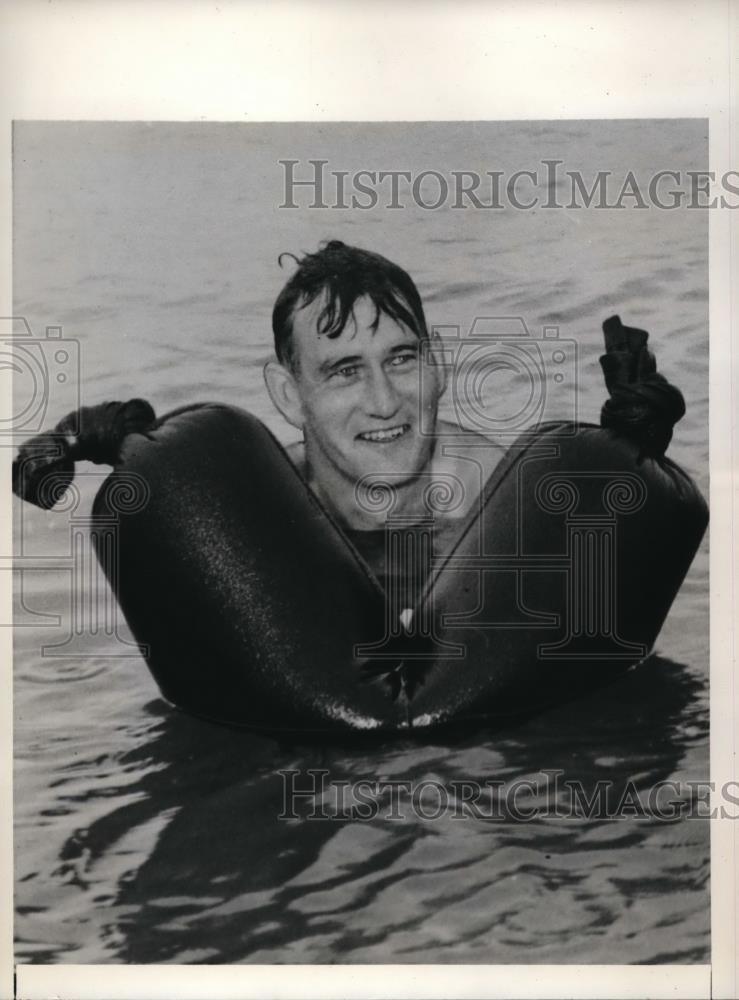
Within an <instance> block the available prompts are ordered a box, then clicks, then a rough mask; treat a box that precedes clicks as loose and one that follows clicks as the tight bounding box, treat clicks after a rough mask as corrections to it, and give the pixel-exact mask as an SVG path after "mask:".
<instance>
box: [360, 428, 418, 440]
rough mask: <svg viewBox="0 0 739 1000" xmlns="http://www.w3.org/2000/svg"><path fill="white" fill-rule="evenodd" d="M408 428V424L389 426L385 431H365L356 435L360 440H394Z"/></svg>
mask: <svg viewBox="0 0 739 1000" xmlns="http://www.w3.org/2000/svg"><path fill="white" fill-rule="evenodd" d="M407 430H408V425H407V424H404V425H403V426H402V427H391V428H390V429H389V430H386V431H365V433H364V434H359V435H357V436H358V437H359V438H361V440H362V441H394V440H395V439H396V438H399V437H400V436H401V434H405V432H406V431H407Z"/></svg>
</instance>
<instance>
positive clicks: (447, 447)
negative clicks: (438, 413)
mask: <svg viewBox="0 0 739 1000" xmlns="http://www.w3.org/2000/svg"><path fill="white" fill-rule="evenodd" d="M437 429H438V439H437V444H436V454H435V456H434V470H435V472H436V473H437V474H439V475H440V476H444V475H445V474H450V475H452V476H454V478H455V479H456V480H458V481H459V482H461V484H462V488H463V489H464V490H465V493H466V495H467V497H469V498H470V503H471V502H472V501H473V499H474V498H475V497H477V496H479V495H480V493H481V492H482V489H483V487H484V486H485V483H486V482H487V481H488V480H489V479H490V476H491V475H492V474H493V472H494V470H495V469H496V467H497V465H498V463H499V462H500V461H501V459H502V458H503V456H504V455H505V451H506V449H505V448H504V447H502V446H501V445H499V444H498V443H497V442H495V441H491V440H490V438H487V437H485V435H484V434H479V433H478V432H477V431H468V430H464V429H463V428H461V427H458V426H457V425H456V424H452V423H449V422H448V421H439V424H438V425H437ZM468 507H469V503H465V504H464V506H463V508H462V509H461V510H460V511H459V514H460V515H461V514H463V513H465V512H466V510H467V509H468Z"/></svg>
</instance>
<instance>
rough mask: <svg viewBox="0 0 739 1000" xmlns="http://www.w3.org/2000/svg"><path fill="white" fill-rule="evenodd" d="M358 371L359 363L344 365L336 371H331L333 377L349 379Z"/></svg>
mask: <svg viewBox="0 0 739 1000" xmlns="http://www.w3.org/2000/svg"><path fill="white" fill-rule="evenodd" d="M358 371H359V366H358V365H342V367H341V368H337V369H336V371H334V372H331V378H338V379H343V380H344V381H347V380H348V379H351V378H354V376H355V375H356V374H357V372H358Z"/></svg>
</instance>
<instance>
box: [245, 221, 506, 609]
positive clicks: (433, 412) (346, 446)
mask: <svg viewBox="0 0 739 1000" xmlns="http://www.w3.org/2000/svg"><path fill="white" fill-rule="evenodd" d="M272 326H273V331H274V338H275V353H276V355H277V360H276V361H270V362H269V363H268V364H267V365H266V366H265V369H264V377H265V382H266V385H267V389H268V391H269V394H270V397H271V399H272V402H273V403H274V404H275V406H276V407H277V409H278V410H279V411H280V413H281V414H282V415H283V417H285V419H286V420H287V421H288V422H289V423H290V424H292V425H293V426H294V427H297V428H299V429H300V430H301V431H302V434H303V441H302V442H299V443H298V444H296V445H293V446H292V448H290V449H289V454H290V457H291V458H292V460H293V461H294V462H295V464H296V465H297V467H298V468H299V469H300V470H301V472H302V474H303V475H304V477H305V478H306V480H307V481H308V483H309V484H310V486H311V488H312V489H313V491H314V492H315V493H316V495H317V496H318V497H319V499H320V500H321V502H322V503H323V505H324V506H325V507H326V509H327V510H328V511H329V512H330V513H331V514H332V515H333V516H334V518H335V520H336V521H338V523H339V524H340V525H341V527H342V528H343V530H344V533H345V534H346V535H347V536H348V537H349V539H350V540H351V541H352V543H353V544H354V546H355V548H356V549H357V550H358V551H359V552H360V554H361V555H362V556H363V557H364V559H365V561H366V562H367V563H368V565H369V566H370V567H371V568H372V570H373V571H374V573H375V575H376V576H377V578H378V579H379V580H380V581H381V582H382V583H383V584H384V586H385V589H386V591H387V592H388V593H392V594H393V604H395V603H397V604H398V607H396V608H395V609H394V610H395V613H396V614H402V613H403V612H404V609H405V614H406V615H408V614H409V608H410V607H411V606H413V605H414V604H415V601H416V599H417V597H418V595H419V592H420V589H421V587H422V586H423V583H424V582H425V580H426V578H427V576H428V573H429V571H430V568H431V567H430V557H431V552H430V551H429V546H428V545H426V546H424V544H422V543H420V542H418V541H416V542H414V541H413V540H412V539H411V538H410V536H412V535H413V534H414V532H415V533H416V534H417V536H418V535H419V533H424V532H425V533H426V536H427V537H428V533H429V519H430V518H432V519H433V528H434V531H433V538H434V545H433V548H434V552H435V553H436V554H439V553H441V552H443V551H446V550H448V549H449V548H450V547H451V544H452V543H453V541H454V538H455V537H456V535H457V534H458V532H459V530H460V529H461V525H462V523H463V519H464V518H465V517H466V515H467V514H468V513H469V512H470V510H471V509H472V507H473V505H474V503H475V501H476V500H477V499H478V498H479V497H480V494H481V491H482V487H483V485H484V483H485V481H486V480H487V478H488V476H489V475H490V472H491V471H492V469H493V468H494V466H495V465H496V464H497V462H498V460H499V459H500V457H501V454H502V451H501V449H499V448H498V447H497V446H495V445H493V444H492V443H491V442H490V441H488V440H487V439H486V438H483V437H482V436H481V435H479V434H475V433H472V432H465V431H462V430H461V429H460V428H458V427H456V426H454V425H452V424H450V423H448V422H446V421H441V420H439V418H438V409H439V400H440V398H441V396H442V394H443V392H444V390H445V388H446V381H447V378H446V376H447V371H446V368H445V367H444V366H443V365H442V364H441V361H440V355H439V346H440V345H439V341H438V337H436V338H432V337H431V336H430V334H429V331H428V327H427V325H426V318H425V315H424V311H423V305H422V303H421V297H420V295H419V293H418V290H417V289H416V286H415V284H414V283H413V281H412V279H411V278H410V276H409V275H408V274H407V273H406V272H405V271H404V270H403V269H402V268H401V267H399V266H398V265H397V264H394V263H392V262H391V261H389V260H387V259H386V258H385V257H381V256H380V255H379V254H376V253H371V252H369V251H367V250H360V249H358V248H356V247H350V246H346V245H345V244H344V243H341V242H339V241H331V242H330V243H327V244H326V245H325V246H323V247H322V248H321V249H320V250H318V252H317V253H314V254H309V255H307V256H305V257H303V258H302V260H299V261H298V267H297V269H296V270H295V272H294V274H293V275H292V277H291V278H290V280H289V281H288V282H287V284H286V285H285V287H284V288H283V290H282V292H281V293H280V295H279V296H278V298H277V301H276V303H275V307H274V311H273V315H272ZM441 435H443V439H444V443H443V444H442V442H441ZM451 440H453V446H452V445H451V444H450V441H451ZM470 445H472V447H470ZM439 495H442V496H445V497H446V499H447V501H448V502H447V504H446V507H447V508H448V509H447V511H446V512H445V513H444V515H443V516H440V513H441V512H440V511H439V510H438V508H437V509H436V510H434V508H433V504H432V498H433V497H434V496H436V497H438V496H439ZM389 516H390V517H392V518H393V519H395V524H396V526H397V525H398V524H399V523H400V522H399V520H398V519H402V524H403V527H402V529H397V528H396V531H398V530H399V531H400V535H401V536H402V537H400V538H398V537H396V543H395V546H394V547H393V545H392V544H390V543H389V539H388V536H387V535H386V530H385V522H386V520H387V519H388V517H389ZM391 552H394V553H395V556H394V557H393V556H391V555H390V553H391ZM411 553H412V554H411Z"/></svg>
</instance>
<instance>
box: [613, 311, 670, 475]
mask: <svg viewBox="0 0 739 1000" xmlns="http://www.w3.org/2000/svg"><path fill="white" fill-rule="evenodd" d="M603 334H604V337H605V347H606V353H605V354H604V355H602V356H601V358H600V365H601V368H602V369H603V374H604V376H605V380H606V388H607V389H608V392H609V393H610V397H611V398H610V399H608V400H607V401H606V402H605V403H604V404H603V408H602V410H601V415H600V422H601V426H602V427H606V428H609V429H610V430H613V431H614V432H616V433H618V434H621V435H623V436H624V437H628V438H631V439H632V440H633V441H635V442H636V443H637V444H638V445H639V447H640V449H641V451H642V454H643V455H649V456H651V457H653V458H660V457H661V456H662V455H664V453H665V451H666V450H667V446H668V445H669V443H670V441H671V440H672V428H673V426H674V425H675V424H676V423H677V422H678V420H680V419H681V418H682V417H683V416H684V415H685V400H684V399H683V395H682V393H681V392H680V390H679V389H677V388H676V387H675V386H674V385H670V383H669V382H668V381H667V379H666V378H664V376H662V375H659V374H658V373H657V362H656V361H655V358H654V355H653V354H652V352H651V351H650V350H649V349H648V348H647V340H648V338H649V334H648V333H647V332H646V330H638V329H636V327H631V326H624V325H623V324H622V322H621V319H620V317H618V316H611V317H610V318H609V319H607V320H606V321H605V323H604V324H603Z"/></svg>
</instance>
